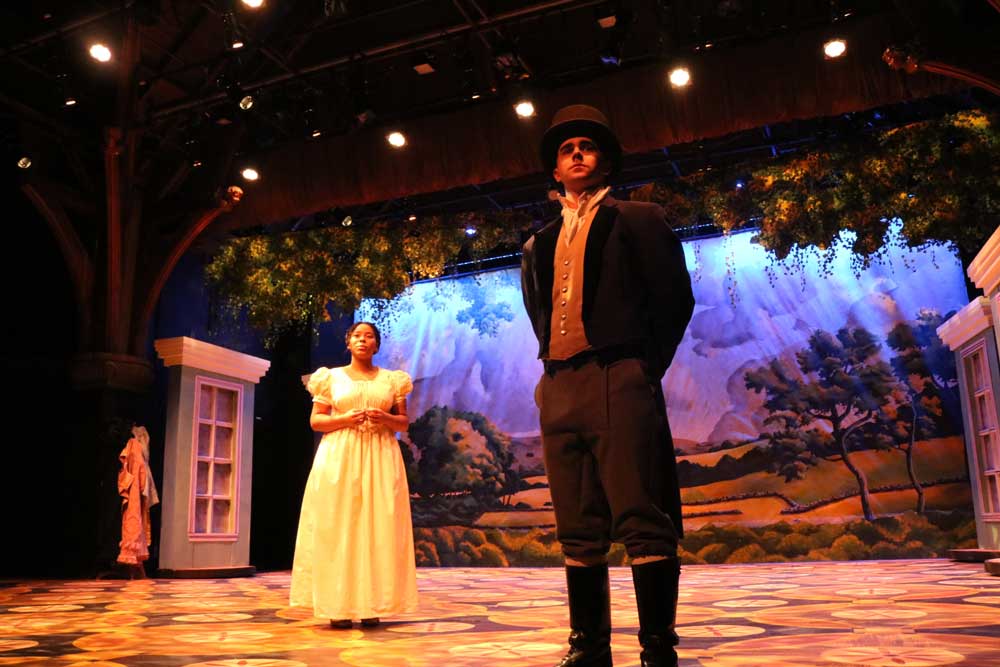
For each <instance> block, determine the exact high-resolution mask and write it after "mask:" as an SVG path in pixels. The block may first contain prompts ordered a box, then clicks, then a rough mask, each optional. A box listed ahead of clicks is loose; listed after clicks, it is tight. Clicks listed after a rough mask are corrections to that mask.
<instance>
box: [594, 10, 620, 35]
mask: <svg viewBox="0 0 1000 667" xmlns="http://www.w3.org/2000/svg"><path fill="white" fill-rule="evenodd" d="M594 18H595V19H596V20H597V25H599V26H601V28H603V29H604V30H608V29H610V28H614V27H615V25H616V24H617V23H618V14H617V13H616V12H615V8H614V6H613V5H610V4H608V5H603V6H601V7H598V8H597V10H596V11H595V12H594Z"/></svg>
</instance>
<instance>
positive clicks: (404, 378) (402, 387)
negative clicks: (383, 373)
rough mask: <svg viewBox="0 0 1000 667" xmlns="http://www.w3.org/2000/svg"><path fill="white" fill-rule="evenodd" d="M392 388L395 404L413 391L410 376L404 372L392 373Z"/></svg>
mask: <svg viewBox="0 0 1000 667" xmlns="http://www.w3.org/2000/svg"><path fill="white" fill-rule="evenodd" d="M392 388H393V391H394V392H395V399H396V401H397V402H398V401H401V400H403V399H404V398H406V395H407V394H409V393H410V392H411V391H413V380H412V379H410V374H409V373H407V372H406V371H393V372H392Z"/></svg>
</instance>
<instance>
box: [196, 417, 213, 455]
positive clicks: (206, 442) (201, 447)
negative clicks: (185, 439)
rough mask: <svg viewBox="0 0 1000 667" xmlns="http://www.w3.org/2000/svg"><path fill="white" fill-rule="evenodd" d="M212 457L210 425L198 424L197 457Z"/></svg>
mask: <svg viewBox="0 0 1000 667" xmlns="http://www.w3.org/2000/svg"><path fill="white" fill-rule="evenodd" d="M211 455H212V425H211V424H198V456H211Z"/></svg>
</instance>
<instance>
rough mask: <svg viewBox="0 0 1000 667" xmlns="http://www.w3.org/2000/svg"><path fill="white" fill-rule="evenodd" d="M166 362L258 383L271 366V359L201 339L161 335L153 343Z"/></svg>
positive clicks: (164, 362)
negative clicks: (162, 336)
mask: <svg viewBox="0 0 1000 667" xmlns="http://www.w3.org/2000/svg"><path fill="white" fill-rule="evenodd" d="M153 347H155V348H156V353H157V354H158V355H159V356H160V359H162V360H163V365H164V366H167V367H170V366H188V367H190V368H197V369H198V370H201V371H208V372H209V373H218V374H219V375H225V376H227V377H232V378H237V379H239V380H245V381H246V382H252V383H254V384H257V383H258V382H260V379H261V378H262V377H264V374H265V373H267V370H268V369H269V368H270V367H271V362H270V361H268V360H267V359H260V358H258V357H253V356H250V355H249V354H243V353H242V352H236V351H234V350H230V349H228V348H225V347H221V346H219V345H212V344H211V343H206V342H204V341H201V340H195V339H194V338H188V337H187V336H178V337H177V338H160V339H159V340H157V341H155V342H154V343H153Z"/></svg>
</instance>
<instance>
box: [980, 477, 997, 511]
mask: <svg viewBox="0 0 1000 667" xmlns="http://www.w3.org/2000/svg"><path fill="white" fill-rule="evenodd" d="M985 482H986V484H985V487H986V498H984V500H985V501H986V511H987V512H1000V477H998V476H997V475H987V476H986V479H985Z"/></svg>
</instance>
